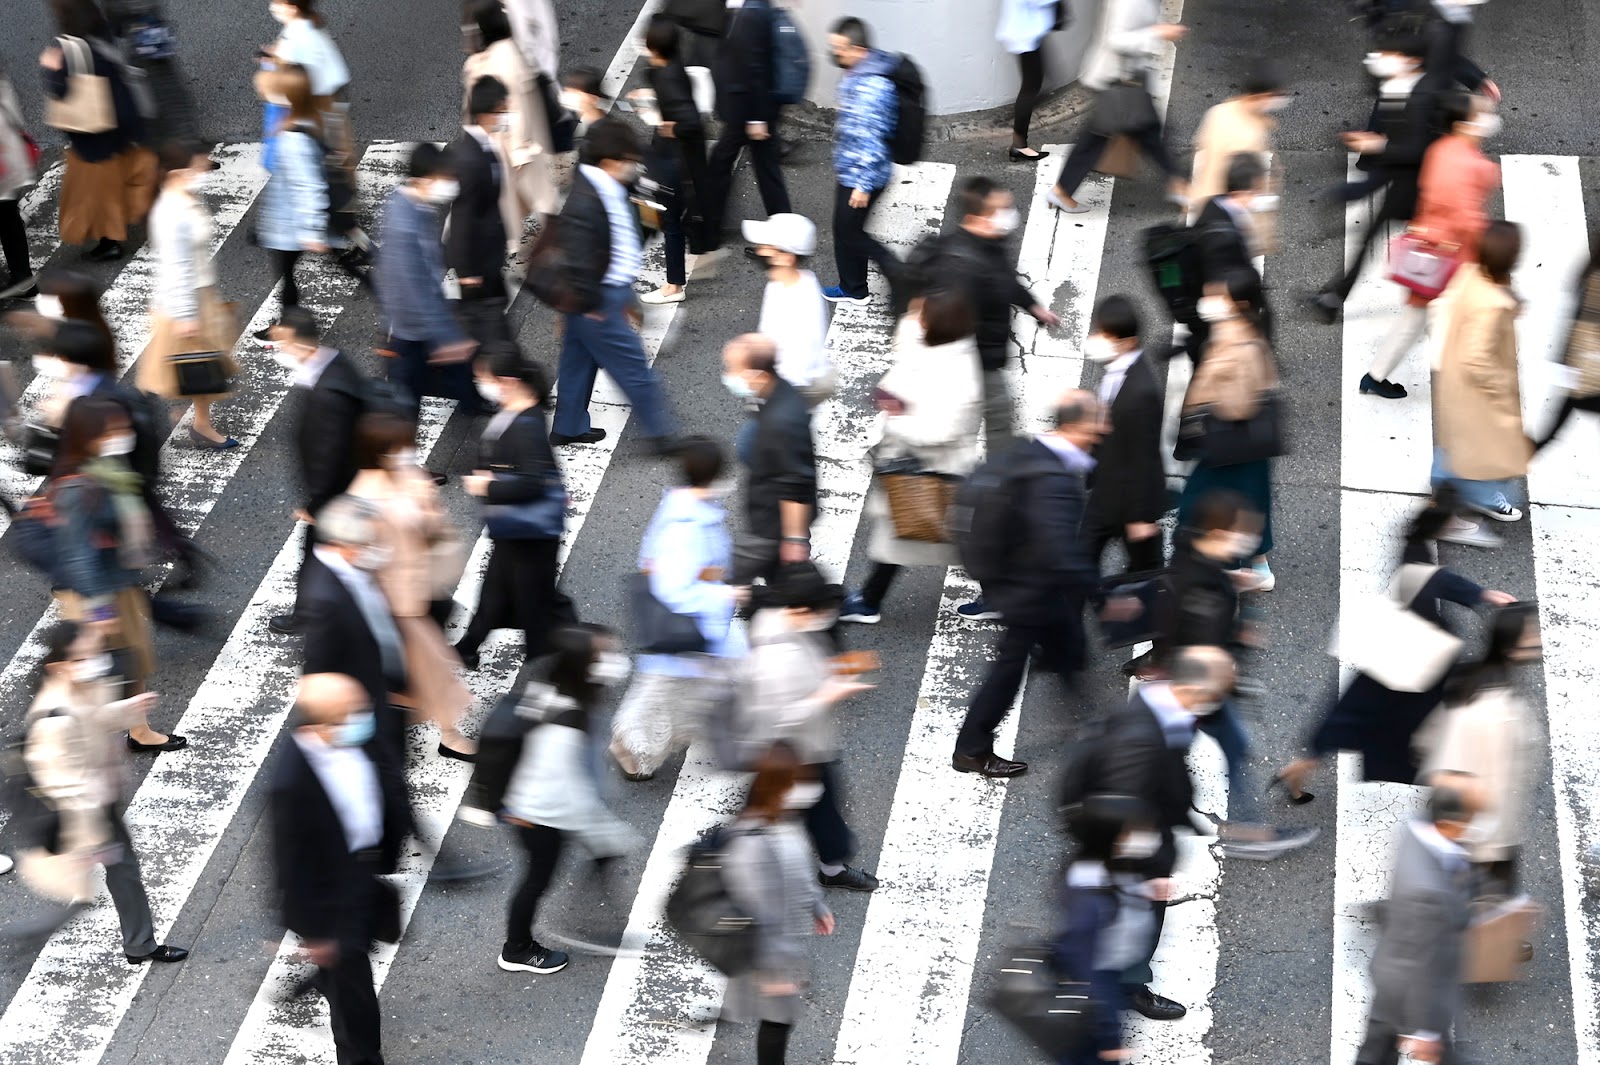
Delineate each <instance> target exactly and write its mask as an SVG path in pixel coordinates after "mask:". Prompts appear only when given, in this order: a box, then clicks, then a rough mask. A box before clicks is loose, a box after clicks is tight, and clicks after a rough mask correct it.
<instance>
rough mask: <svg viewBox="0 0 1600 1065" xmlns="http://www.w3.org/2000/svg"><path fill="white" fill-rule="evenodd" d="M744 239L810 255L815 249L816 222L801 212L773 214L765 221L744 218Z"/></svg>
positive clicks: (794, 253)
mask: <svg viewBox="0 0 1600 1065" xmlns="http://www.w3.org/2000/svg"><path fill="white" fill-rule="evenodd" d="M742 228H743V230H744V239H745V240H748V241H749V242H750V243H751V244H765V245H766V246H767V247H769V248H777V249H778V250H779V251H786V252H788V253H789V254H790V255H811V254H814V253H815V252H816V250H817V227H816V224H815V223H813V222H812V221H811V219H809V218H807V217H806V216H805V215H801V214H775V215H773V216H772V217H771V218H768V219H767V220H766V221H765V222H760V221H757V220H755V219H746V221H745V223H744V226H743V227H742Z"/></svg>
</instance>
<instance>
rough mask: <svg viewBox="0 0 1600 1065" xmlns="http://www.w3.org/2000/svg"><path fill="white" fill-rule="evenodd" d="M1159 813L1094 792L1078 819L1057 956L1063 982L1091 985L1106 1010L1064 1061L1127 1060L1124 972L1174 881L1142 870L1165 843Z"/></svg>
mask: <svg viewBox="0 0 1600 1065" xmlns="http://www.w3.org/2000/svg"><path fill="white" fill-rule="evenodd" d="M1151 818H1152V811H1151V809H1150V808H1149V807H1148V806H1146V804H1145V803H1144V802H1143V801H1141V800H1140V799H1138V798H1134V797H1133V796H1131V795H1107V794H1100V795H1090V796H1088V797H1087V798H1085V799H1084V800H1083V802H1082V804H1081V805H1079V806H1078V808H1077V810H1076V811H1075V812H1074V814H1073V816H1072V819H1071V824H1072V836H1073V840H1074V842H1075V843H1076V846H1075V847H1074V848H1073V851H1072V857H1071V861H1070V864H1069V865H1068V866H1067V872H1066V876H1065V877H1064V878H1063V880H1062V884H1061V889H1060V896H1059V897H1060V904H1059V909H1060V914H1059V916H1058V919H1057V922H1056V933H1055V941H1054V943H1053V947H1054V954H1053V961H1054V965H1055V971H1056V973H1057V974H1058V975H1059V976H1060V977H1061V978H1062V979H1064V980H1075V981H1079V982H1082V983H1086V984H1088V985H1089V993H1090V997H1091V998H1092V999H1093V1000H1094V1001H1095V1002H1096V1003H1097V1004H1098V1005H1099V1006H1100V1011H1099V1013H1098V1015H1097V1017H1098V1023H1097V1025H1096V1027H1095V1031H1094V1032H1093V1034H1092V1038H1091V1039H1090V1040H1089V1042H1088V1045H1086V1046H1085V1047H1084V1049H1083V1050H1082V1052H1080V1053H1077V1054H1071V1055H1068V1056H1066V1057H1062V1058H1059V1059H1057V1060H1058V1063H1059V1065H1100V1063H1101V1062H1105V1061H1118V1060H1122V1059H1121V1057H1120V1056H1119V1055H1121V1054H1123V1053H1124V1051H1123V1050H1122V1048H1123V1046H1124V1045H1125V1044H1124V1041H1123V1035H1122V1023H1121V1013H1122V1011H1123V1010H1126V1009H1129V1008H1130V1006H1129V1004H1128V991H1129V988H1128V987H1127V986H1126V985H1124V984H1123V982H1122V974H1123V972H1124V970H1126V969H1127V968H1128V967H1129V966H1131V965H1133V964H1135V963H1136V962H1138V961H1139V960H1140V958H1142V957H1143V954H1144V950H1145V944H1147V943H1148V942H1149V941H1150V939H1151V938H1152V937H1153V936H1154V935H1155V931H1156V929H1155V918H1154V917H1153V916H1152V906H1153V904H1154V903H1155V901H1156V900H1158V899H1163V898H1165V897H1166V893H1167V891H1168V890H1169V888H1168V885H1169V883H1170V882H1169V881H1167V880H1164V879H1159V878H1158V879H1149V878H1147V877H1146V876H1145V875H1143V874H1142V873H1141V872H1140V871H1139V870H1138V867H1139V866H1140V865H1141V864H1142V863H1144V862H1146V861H1148V860H1150V859H1151V858H1152V857H1154V855H1155V853H1156V851H1157V850H1158V849H1160V846H1161V835H1160V833H1159V832H1157V831H1156V828H1155V826H1154V824H1153V823H1152V821H1151Z"/></svg>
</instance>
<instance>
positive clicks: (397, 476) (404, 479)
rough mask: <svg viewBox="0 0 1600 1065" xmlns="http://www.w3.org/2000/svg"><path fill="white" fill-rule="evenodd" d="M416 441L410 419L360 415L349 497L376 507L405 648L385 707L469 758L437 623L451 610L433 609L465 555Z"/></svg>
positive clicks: (466, 696)
mask: <svg viewBox="0 0 1600 1065" xmlns="http://www.w3.org/2000/svg"><path fill="white" fill-rule="evenodd" d="M416 443H417V427H416V425H415V424H414V423H413V422H411V421H410V420H409V419H407V418H404V417H402V416H400V415H398V414H393V413H389V412H384V411H376V412H373V413H369V414H364V415H362V416H361V420H360V421H359V422H357V423H356V438H355V461H356V466H357V467H358V468H359V470H360V472H358V473H357V474H356V476H355V479H354V480H352V481H351V482H350V487H349V488H348V489H347V493H348V495H349V496H350V497H351V498H353V499H360V500H365V501H366V502H368V503H370V504H372V506H373V507H375V508H376V509H377V512H378V536H379V540H378V544H379V547H380V548H381V549H382V550H384V551H385V552H387V553H388V555H389V563H388V565H386V566H384V567H383V569H382V570H380V571H379V572H378V586H379V587H380V588H382V589H383V594H384V598H385V599H387V600H388V602H389V609H390V611H391V612H392V613H393V614H394V619H395V625H396V626H397V627H398V628H399V630H400V638H401V641H402V642H403V643H404V645H405V658H406V680H407V683H408V687H407V688H406V690H405V691H404V692H403V693H397V694H391V697H390V702H392V703H396V704H403V705H404V706H406V707H407V708H409V709H410V711H411V714H412V717H413V718H414V719H417V720H425V721H431V722H433V723H434V724H435V725H437V726H438V728H439V754H440V756H441V757H445V758H457V759H460V760H462V761H471V760H472V755H473V751H474V750H475V749H476V748H475V746H474V745H473V742H472V741H471V740H470V739H468V738H467V737H466V736H463V735H462V734H461V729H460V727H459V726H460V723H461V719H462V716H463V715H464V714H465V713H466V712H467V709H468V707H470V706H471V705H472V693H471V692H469V691H467V687H466V685H465V684H462V683H461V679H460V678H459V677H457V676H456V670H457V669H458V668H460V666H461V660H460V659H459V658H458V657H456V653H455V651H454V650H452V649H451V647H450V645H449V644H448V643H447V642H446V641H445V638H444V630H443V629H441V628H440V627H439V622H438V621H437V620H436V618H437V616H438V615H440V614H443V615H444V616H445V617H446V618H448V617H449V613H448V608H447V607H446V608H444V609H442V610H441V609H440V608H439V607H438V606H436V605H435V604H438V603H441V602H447V601H448V600H449V599H450V597H451V596H452V595H453V594H454V592H455V585H456V583H457V582H458V581H459V580H460V579H461V572H462V570H463V569H464V568H465V565H466V552H465V548H464V547H463V545H462V543H461V537H460V534H459V533H457V532H456V529H455V526H453V525H452V524H451V523H450V518H449V516H448V515H447V514H446V513H445V511H444V507H443V505H442V503H441V502H440V500H439V489H438V486H437V485H435V484H434V483H433V478H432V477H430V476H428V473H427V471H426V470H424V469H423V468H422V467H421V466H419V465H418V464H417V448H416Z"/></svg>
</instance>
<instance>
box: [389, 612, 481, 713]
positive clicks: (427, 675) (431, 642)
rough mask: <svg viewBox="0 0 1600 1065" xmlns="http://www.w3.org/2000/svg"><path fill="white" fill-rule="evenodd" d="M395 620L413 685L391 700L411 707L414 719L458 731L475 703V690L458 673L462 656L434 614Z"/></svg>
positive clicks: (410, 681)
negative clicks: (468, 709)
mask: <svg viewBox="0 0 1600 1065" xmlns="http://www.w3.org/2000/svg"><path fill="white" fill-rule="evenodd" d="M394 623H395V627H396V628H398V629H399V630H400V639H401V641H402V642H403V643H404V644H405V653H406V683H407V684H409V685H410V688H409V690H407V691H406V692H404V693H403V694H402V693H394V694H392V695H391V697H390V698H391V701H392V702H393V703H394V704H395V705H396V706H403V707H408V708H409V709H410V710H411V720H412V721H413V722H414V723H415V722H422V721H432V722H433V723H434V724H436V725H438V726H439V730H440V731H441V732H442V733H444V734H445V735H449V734H450V733H452V732H455V731H456V730H458V729H459V728H460V727H461V719H462V717H463V716H464V715H465V714H466V712H467V707H469V706H471V705H472V693H471V692H470V691H468V690H467V686H466V685H465V684H463V683H461V678H460V677H459V676H457V675H456V670H457V669H459V668H461V659H460V658H459V657H457V656H456V652H455V649H454V648H452V647H451V646H450V644H449V642H448V641H447V640H446V639H445V638H444V633H443V632H441V631H440V629H439V626H438V625H437V624H435V623H434V620H433V619H432V618H430V617H426V616H424V617H417V618H395V619H394Z"/></svg>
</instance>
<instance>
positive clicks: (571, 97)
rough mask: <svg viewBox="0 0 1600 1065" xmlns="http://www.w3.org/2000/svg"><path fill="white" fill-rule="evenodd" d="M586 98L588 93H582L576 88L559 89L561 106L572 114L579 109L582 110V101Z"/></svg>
mask: <svg viewBox="0 0 1600 1065" xmlns="http://www.w3.org/2000/svg"><path fill="white" fill-rule="evenodd" d="M588 98H589V95H588V93H582V92H579V91H577V90H576V89H562V90H561V106H562V107H564V108H566V109H567V110H568V111H571V112H572V113H573V114H577V113H578V112H579V111H582V110H583V103H584V101H585V100H587V99H588Z"/></svg>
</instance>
